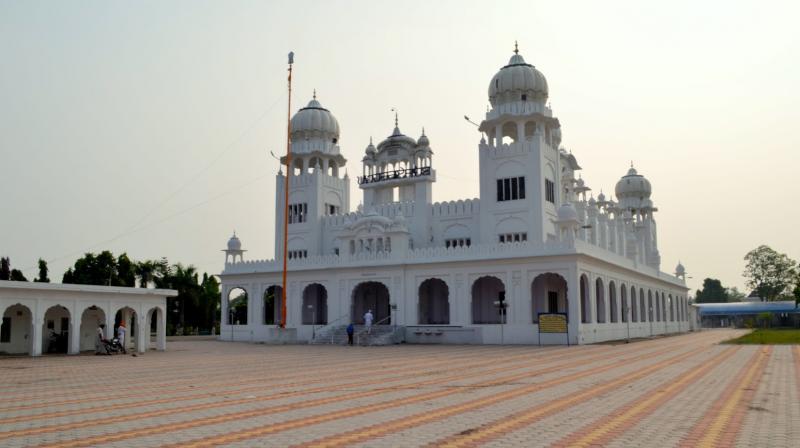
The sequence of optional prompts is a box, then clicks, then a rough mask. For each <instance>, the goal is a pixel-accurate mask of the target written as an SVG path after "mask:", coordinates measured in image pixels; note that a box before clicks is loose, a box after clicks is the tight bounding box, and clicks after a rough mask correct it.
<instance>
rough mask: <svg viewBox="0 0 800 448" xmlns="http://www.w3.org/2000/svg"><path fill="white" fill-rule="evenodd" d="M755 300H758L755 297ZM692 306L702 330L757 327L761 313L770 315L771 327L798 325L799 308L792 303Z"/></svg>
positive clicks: (755, 302)
mask: <svg viewBox="0 0 800 448" xmlns="http://www.w3.org/2000/svg"><path fill="white" fill-rule="evenodd" d="M751 297H752V296H751ZM748 299H749V298H748ZM756 299H758V298H757V297H756ZM693 306H694V307H696V309H697V319H698V321H699V325H700V326H701V327H704V328H720V327H737V328H744V327H747V326H748V325H755V326H758V325H759V322H758V320H757V319H758V316H759V314H762V313H770V314H771V315H772V316H771V319H770V325H771V326H781V327H797V326H799V325H800V308H797V307H796V306H795V303H794V301H780V302H761V301H760V300H758V301H749V300H748V301H747V302H733V303H698V304H695V305H693Z"/></svg>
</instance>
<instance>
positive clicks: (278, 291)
mask: <svg viewBox="0 0 800 448" xmlns="http://www.w3.org/2000/svg"><path fill="white" fill-rule="evenodd" d="M326 298H327V296H326ZM281 303H283V288H282V287H280V286H277V285H272V286H270V287H269V288H267V290H266V291H264V317H263V319H264V325H278V324H280V323H281Z"/></svg>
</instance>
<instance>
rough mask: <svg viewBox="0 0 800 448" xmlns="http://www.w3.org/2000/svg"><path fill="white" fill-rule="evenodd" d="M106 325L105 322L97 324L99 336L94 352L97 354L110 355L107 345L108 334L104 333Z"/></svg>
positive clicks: (95, 342) (95, 341)
mask: <svg viewBox="0 0 800 448" xmlns="http://www.w3.org/2000/svg"><path fill="white" fill-rule="evenodd" d="M105 327H106V326H105V325H103V324H98V325H97V338H96V339H95V340H94V354H95V355H110V353H108V348H107V347H106V336H105V334H104V333H103V329H104V328H105Z"/></svg>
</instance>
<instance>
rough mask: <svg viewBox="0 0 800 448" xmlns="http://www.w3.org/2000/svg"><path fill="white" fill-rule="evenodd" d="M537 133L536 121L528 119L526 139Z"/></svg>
mask: <svg viewBox="0 0 800 448" xmlns="http://www.w3.org/2000/svg"><path fill="white" fill-rule="evenodd" d="M535 133H536V122H535V121H532V120H531V121H526V122H525V139H526V140H531V139H532V138H533V134H535Z"/></svg>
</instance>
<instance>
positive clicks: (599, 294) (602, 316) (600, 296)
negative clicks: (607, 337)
mask: <svg viewBox="0 0 800 448" xmlns="http://www.w3.org/2000/svg"><path fill="white" fill-rule="evenodd" d="M594 293H595V296H596V297H595V301H596V302H597V323H599V324H604V323H606V293H605V288H604V287H603V279H600V278H598V279H597V280H595V282H594Z"/></svg>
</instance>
